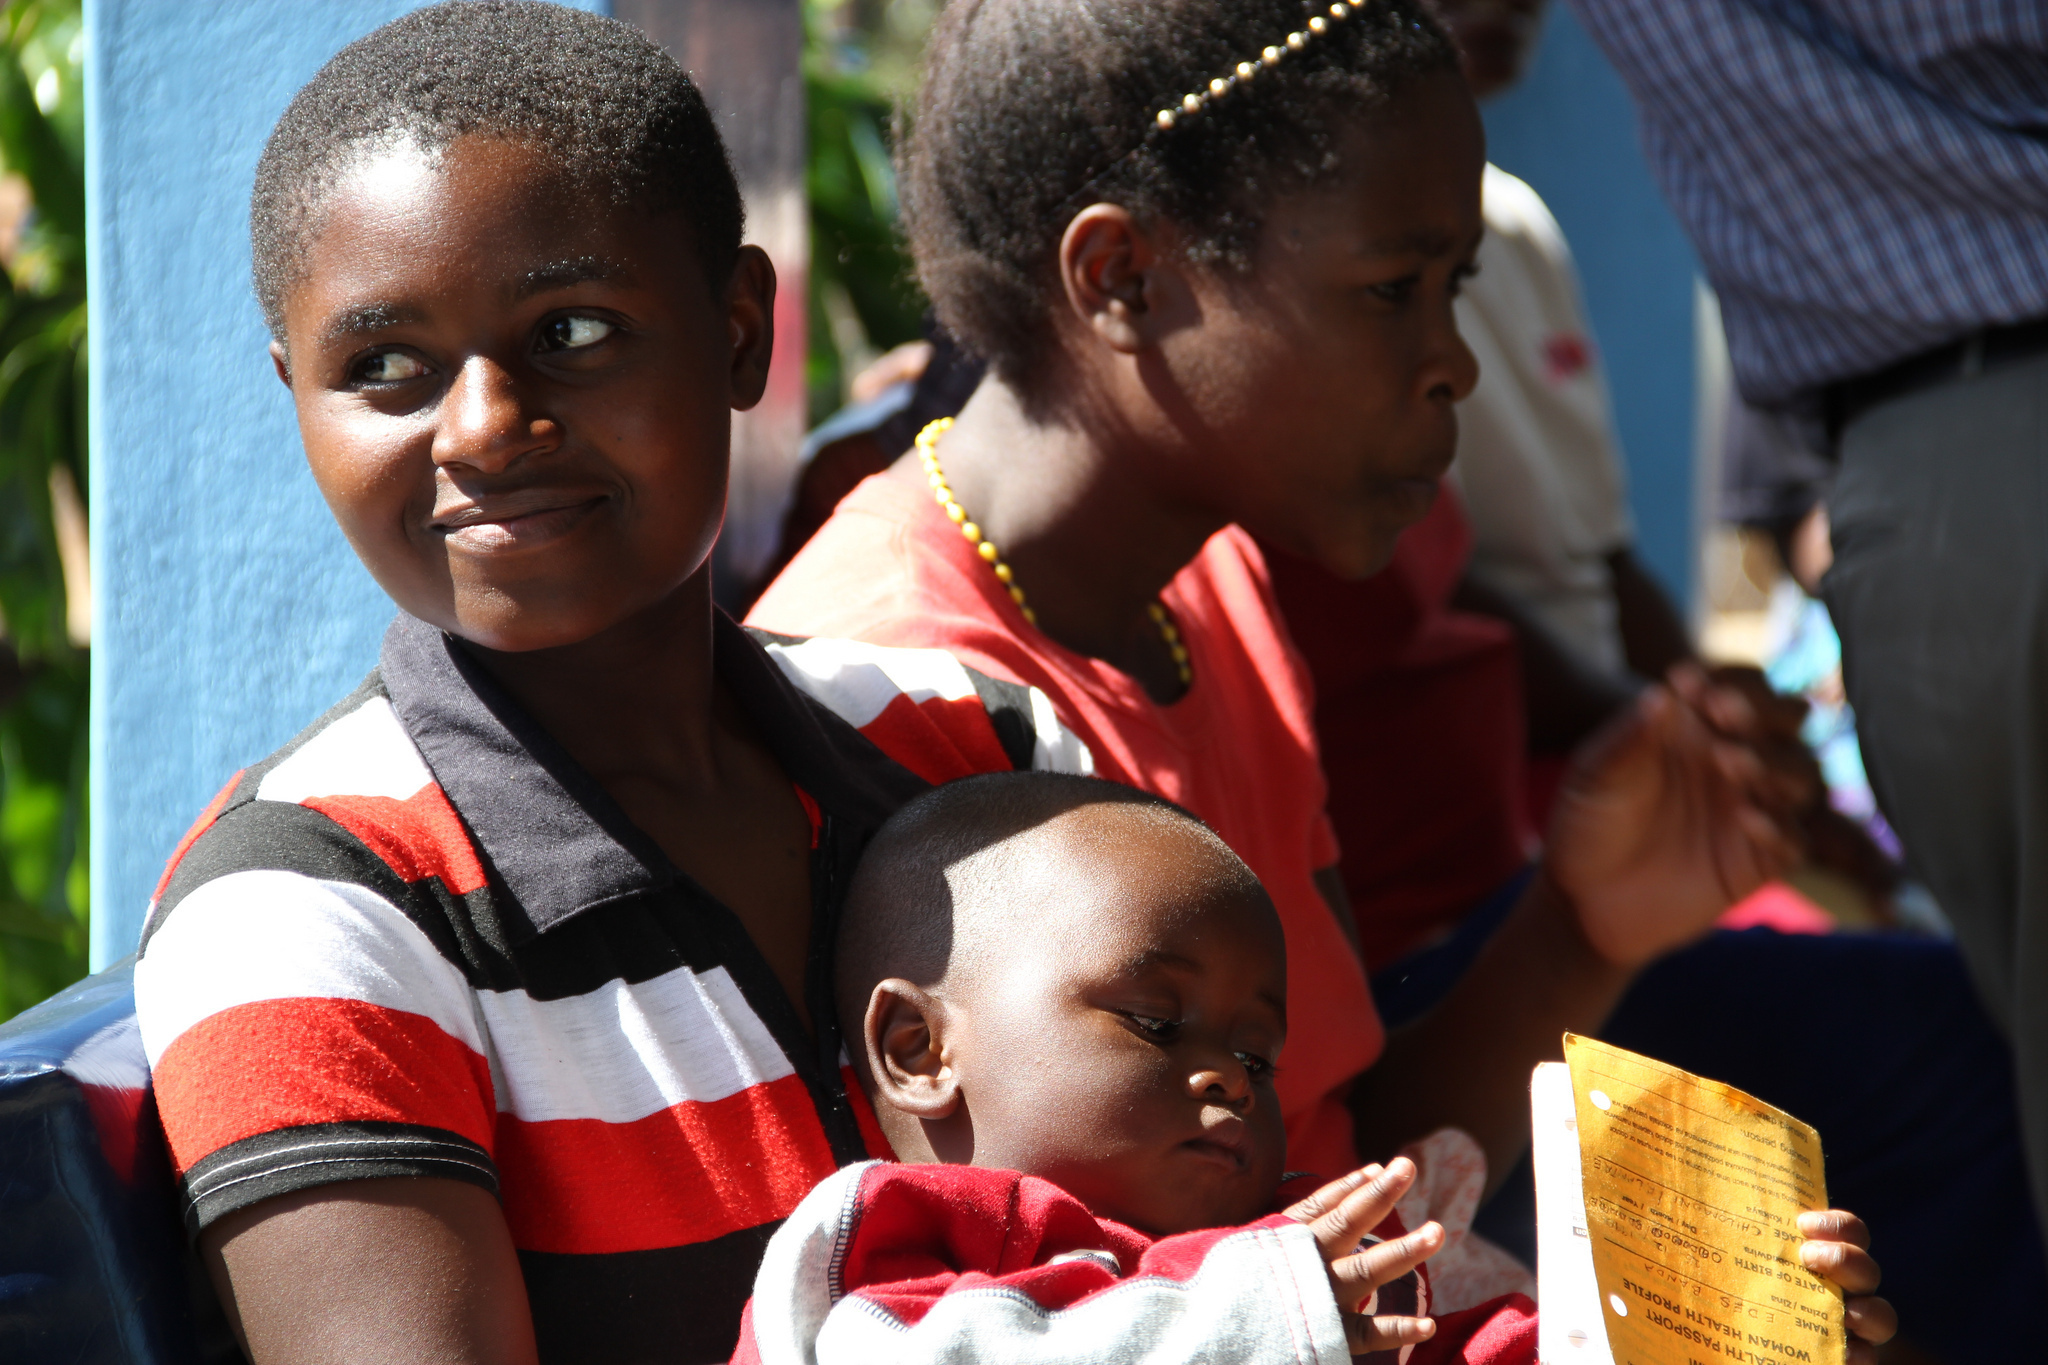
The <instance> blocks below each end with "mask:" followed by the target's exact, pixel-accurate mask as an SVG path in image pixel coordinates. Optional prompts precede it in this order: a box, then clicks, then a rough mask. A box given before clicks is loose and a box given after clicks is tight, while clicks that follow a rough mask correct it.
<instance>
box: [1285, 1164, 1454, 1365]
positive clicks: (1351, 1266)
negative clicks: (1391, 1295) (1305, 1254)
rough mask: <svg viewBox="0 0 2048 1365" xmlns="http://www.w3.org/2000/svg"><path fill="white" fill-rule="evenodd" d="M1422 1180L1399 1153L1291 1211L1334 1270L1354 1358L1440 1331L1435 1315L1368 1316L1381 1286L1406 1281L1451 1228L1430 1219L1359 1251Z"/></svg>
mask: <svg viewBox="0 0 2048 1365" xmlns="http://www.w3.org/2000/svg"><path fill="white" fill-rule="evenodd" d="M1414 1183H1415V1163H1414V1162H1412V1161H1410V1160H1409V1159H1408V1158H1407V1157H1404V1156H1397V1157H1395V1158H1394V1159H1393V1160H1392V1161H1390V1162H1388V1163H1387V1164H1386V1165H1385V1166H1384V1167H1381V1166H1377V1165H1374V1166H1365V1167H1362V1168H1360V1169H1359V1170H1356V1171H1353V1172H1352V1173H1351V1174H1350V1175H1347V1176H1344V1177H1342V1178H1340V1179H1337V1180H1333V1181H1331V1182H1330V1183H1329V1184H1327V1185H1325V1186H1323V1187H1322V1188H1321V1189H1319V1190H1317V1191H1316V1192H1315V1193H1314V1194H1312V1195H1310V1196H1309V1197H1308V1198H1306V1199H1304V1200H1302V1201H1301V1202H1300V1203H1299V1204H1296V1205H1295V1206H1294V1207H1292V1208H1290V1209H1288V1210H1287V1216H1288V1217H1289V1218H1292V1219H1294V1220H1295V1221H1296V1222H1297V1223H1306V1224H1308V1226H1309V1231H1311V1232H1313V1233H1314V1234H1315V1238H1316V1245H1317V1246H1318V1247H1320V1248H1322V1252H1323V1263H1324V1265H1325V1266H1327V1267H1328V1268H1329V1272H1330V1291H1331V1292H1332V1293H1333V1294H1335V1295H1336V1296H1337V1311H1338V1313H1339V1314H1341V1315H1342V1317H1343V1319H1344V1336H1345V1339H1346V1340H1347V1341H1348V1342H1349V1343H1350V1346H1351V1352H1352V1354H1353V1355H1370V1354H1372V1353H1373V1352H1374V1351H1398V1350H1400V1349H1401V1348H1402V1347H1403V1346H1410V1345H1413V1344H1414V1343H1416V1342H1419V1341H1428V1340H1429V1339H1430V1337H1432V1336H1434V1335H1435V1334H1436V1323H1435V1321H1434V1320H1432V1319H1430V1318H1421V1317H1411V1316H1407V1315H1404V1314H1396V1313H1368V1312H1362V1311H1360V1310H1361V1309H1363V1308H1365V1307H1367V1306H1368V1305H1369V1303H1370V1301H1371V1299H1372V1297H1373V1295H1374V1294H1375V1293H1376V1292H1378V1290H1379V1289H1380V1287H1381V1286H1383V1285H1386V1284H1390V1283H1392V1282H1393V1281H1395V1280H1398V1279H1400V1278H1401V1277H1402V1276H1403V1275H1406V1274H1407V1273H1408V1272H1409V1271H1411V1270H1413V1269H1415V1267H1417V1266H1419V1265H1421V1264H1422V1263H1423V1262H1424V1261H1426V1260H1428V1259H1429V1258H1430V1257H1431V1256H1434V1255H1435V1254H1436V1253H1437V1252H1438V1251H1439V1250H1441V1249H1442V1248H1443V1244H1444V1230H1443V1227H1442V1225H1440V1224H1438V1223H1433V1222H1432V1223H1424V1224H1423V1225H1422V1226H1421V1227H1419V1228H1416V1229H1415V1230H1414V1231H1413V1232H1410V1233H1407V1234H1406V1235H1404V1236H1401V1237H1396V1238H1394V1239H1393V1240H1392V1241H1388V1242H1375V1243H1374V1244H1373V1245H1371V1246H1369V1247H1367V1248H1365V1249H1364V1250H1363V1251H1361V1250H1359V1246H1358V1244H1359V1242H1360V1241H1361V1240H1363V1239H1364V1237H1365V1236H1366V1234H1368V1233H1370V1232H1371V1231H1372V1230H1373V1229H1374V1228H1376V1227H1378V1226H1379V1225H1380V1224H1381V1223H1383V1222H1385V1221H1386V1219H1387V1215H1388V1214H1390V1213H1392V1212H1393V1211H1394V1205H1395V1203H1396V1202H1397V1201H1398V1200H1399V1199H1400V1198H1401V1196H1402V1194H1404V1193H1405V1192H1406V1191H1407V1189H1408V1187H1409V1186H1410V1185H1412V1184H1414Z"/></svg>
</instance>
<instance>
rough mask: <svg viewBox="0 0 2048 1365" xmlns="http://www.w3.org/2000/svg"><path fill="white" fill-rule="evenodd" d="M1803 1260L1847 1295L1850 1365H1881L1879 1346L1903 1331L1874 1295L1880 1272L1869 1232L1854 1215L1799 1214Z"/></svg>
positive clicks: (1888, 1307) (1896, 1317)
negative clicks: (1878, 1358) (1871, 1254)
mask: <svg viewBox="0 0 2048 1365" xmlns="http://www.w3.org/2000/svg"><path fill="white" fill-rule="evenodd" d="M1799 1235H1800V1236H1802V1237H1804V1238H1806V1241H1805V1242H1804V1243H1802V1244H1801V1245H1800V1247H1799V1260H1800V1263H1801V1264H1803V1265H1804V1266H1805V1267H1806V1268H1807V1269H1808V1270H1811V1271H1812V1272H1813V1273H1814V1274H1816V1275H1818V1276H1820V1277H1821V1278H1822V1279H1824V1280H1829V1281H1831V1282H1833V1283H1834V1284H1837V1285H1840V1286H1841V1287H1842V1289H1843V1290H1844V1291H1845V1292H1846V1297H1845V1299H1844V1300H1843V1309H1844V1316H1845V1317H1846V1318H1847V1321H1848V1326H1849V1351H1848V1356H1847V1360H1848V1365H1877V1348H1878V1347H1880V1346H1882V1345H1884V1344H1885V1343H1886V1342H1887V1341H1890V1340H1891V1339H1892V1337H1893V1336H1894V1335H1895V1334H1896V1333H1897V1332H1898V1330H1899V1315H1898V1313H1897V1312H1895V1311H1894V1310H1893V1308H1892V1306H1891V1304H1890V1303H1888V1302H1886V1301H1885V1300H1883V1299H1881V1298H1878V1297H1877V1296H1876V1295H1875V1294H1872V1293H1871V1292H1870V1291H1871V1290H1873V1289H1875V1288H1877V1283H1878V1279H1879V1278H1880V1275H1881V1272H1880V1271H1879V1270H1878V1267H1877V1262H1876V1261H1874V1260H1872V1259H1871V1256H1870V1229H1869V1228H1867V1227H1865V1226H1863V1220H1862V1219H1861V1218H1858V1217H1857V1216H1856V1215H1855V1214H1853V1213H1846V1212H1844V1211H1843V1210H1841V1209H1821V1210H1817V1211H1814V1212H1809V1213H1802V1214H1800V1215H1799Z"/></svg>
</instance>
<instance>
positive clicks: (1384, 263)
mask: <svg viewBox="0 0 2048 1365" xmlns="http://www.w3.org/2000/svg"><path fill="white" fill-rule="evenodd" d="M1339 155H1340V157H1341V165H1340V168H1339V170H1338V171H1337V173H1336V174H1335V175H1333V176H1331V177H1329V178H1328V179H1326V180H1324V181H1322V182H1321V183H1320V184H1318V185H1316V186H1315V187H1313V188H1311V189H1308V190H1305V191H1302V192H1300V193H1297V194H1291V195H1287V196H1283V197H1282V198H1280V199H1278V200H1277V201H1275V202H1273V203H1272V204H1271V205H1270V206H1269V207H1268V209H1267V211H1266V214H1265V224H1264V230H1263V234H1262V236H1261V238H1260V241H1259V244H1258V246H1257V248H1256V249H1255V251H1254V253H1253V256H1252V261H1251V265H1250V268H1249V269H1248V270H1244V271H1242V272H1240V271H1235V270H1229V269H1219V270H1216V271H1204V272H1198V273H1197V274H1196V275H1195V276H1194V277H1193V281H1192V287H1193V290H1194V293H1195V295H1196V305H1197V307H1196V309H1195V312H1196V313H1197V315H1198V317H1199V321H1198V322H1196V323H1195V324H1194V325H1191V326H1185V327H1180V328H1176V329H1174V330H1172V331H1170V332H1168V333H1167V334H1166V335H1165V336H1163V337H1161V338H1160V340H1159V354H1158V364H1157V367H1156V373H1155V374H1154V375H1153V376H1152V377H1151V378H1150V379H1149V380H1148V387H1150V388H1151V389H1152V390H1153V391H1154V395H1155V398H1156V399H1157V400H1158V401H1159V402H1160V403H1161V404H1162V406H1164V407H1165V408H1167V409H1168V411H1169V412H1170V413H1171V414H1172V418H1173V421H1174V423H1175V425H1176V426H1177V427H1178V428H1179V429H1180V434H1181V437H1182V440H1183V442H1184V444H1183V447H1182V449H1183V455H1182V458H1181V459H1180V461H1179V462H1178V463H1177V466H1176V468H1174V469H1172V470H1160V471H1155V477H1158V478H1163V479H1169V480H1171V481H1172V482H1173V483H1174V484H1176V485H1177V491H1178V492H1179V493H1180V494H1181V495H1182V496H1185V497H1189V498H1191V499H1192V500H1195V501H1197V502H1198V503H1199V504H1201V505H1203V506H1204V507H1206V508H1207V510H1209V511H1210V512H1211V513H1212V514H1213V515H1215V516H1216V517H1218V518H1220V519H1221V520H1225V521H1234V522H1237V523H1239V524H1240V525H1243V526H1244V527H1246V528H1247V529H1248V530H1251V531H1253V532H1254V533H1256V534H1258V535H1260V536H1263V537H1265V538H1266V539H1268V540H1270V541H1272V542H1274V543H1276V544H1279V545H1281V546H1283V547H1284V548H1286V549H1289V550H1291V551H1294V552H1295V553H1298V554H1301V555H1304V556H1306V557H1308V558H1312V559H1315V560H1318V561H1319V562H1321V563H1322V564H1324V565H1325V566H1326V567H1328V568H1329V569H1331V570H1332V571H1333V572H1335V573H1337V574H1339V575H1341V576H1343V577H1347V578H1355V577H1362V576H1364V575H1366V574H1369V573H1372V572H1375V571H1376V570H1378V569H1379V568H1381V567H1382V566H1384V565H1385V563H1386V561H1387V558H1388V556H1390V555H1391V554H1392V553H1393V547H1394V541H1395V539H1396V538H1397V537H1398V536H1399V535H1400V533H1401V531H1402V530H1404V529H1405V528H1407V527H1408V526H1411V525H1413V524H1414V523H1415V522H1417V521H1419V520H1421V518H1422V517H1423V515H1424V514H1425V513H1426V512H1427V511H1428V510H1429V507H1430V503H1431V501H1432V500H1433V499H1434V497H1435V495H1436V486H1437V481H1438V479H1439V478H1440V477H1441V476H1442V475H1443V473H1444V471H1445V470H1446V469H1447V468H1448V467H1449V466H1450V462H1451V457H1452V455H1453V454H1454V453H1455V451H1456V448H1457V435H1458V425H1457V417H1456V415H1455V412H1454V405H1455V404H1456V402H1457V401H1458V400H1459V399H1461V398H1463V397H1465V395H1466V394H1468V393H1470V392H1471V390H1472V387H1473V385H1474V383H1475V382H1476V381H1477V379H1478V365H1477V362H1476V361H1474V359H1473V358H1472V353H1471V352H1470V351H1469V350H1468V349H1467V348H1466V346H1465V344H1464V342H1463V341H1462V340H1461V339H1460V338H1459V336H1458V329H1457V324H1456V322H1455V320H1454V319H1453V316H1452V307H1451V305H1452V301H1453V300H1454V299H1455V298H1456V296H1457V292H1458V287H1459V285H1460V284H1461V282H1462V281H1463V280H1464V279H1465V278H1466V277H1467V276H1468V275H1469V274H1470V273H1471V270H1472V259H1473V256H1474V253H1475V252H1476V251H1477V250H1478V247H1479V239H1480V234H1481V232H1482V231H1483V225H1482V219H1481V216H1480V200H1479V185H1480V178H1481V175H1482V172H1483V171H1484V169H1485V161H1486V151H1485V134H1484V131H1483V129H1482V127H1481V125H1480V122H1479V114H1478V109H1477V106H1475V105H1474V103H1473V101H1472V97H1471V95H1470V94H1469V93H1467V91H1466V88H1465V85H1464V82H1463V81H1462V80H1461V79H1460V78H1459V77H1458V76H1457V75H1456V74H1455V73H1452V72H1443V73H1441V74H1438V75H1432V76H1428V77H1424V78H1421V79H1418V80H1416V81H1414V82H1412V83H1410V84H1409V85H1408V86H1406V87H1405V88H1403V89H1402V90H1400V91H1399V92H1398V93H1397V94H1396V95H1395V97H1394V98H1393V99H1392V100H1391V101H1390V102H1389V103H1387V104H1386V105H1383V106H1381V107H1380V108H1378V109H1376V110H1374V111H1373V112H1372V113H1371V114H1370V115H1369V116H1368V117H1367V118H1366V119H1365V120H1364V121H1362V122H1361V123H1360V124H1359V125H1358V126H1357V127H1356V128H1355V129H1354V130H1352V132H1351V133H1350V134H1349V135H1348V136H1347V137H1346V138H1345V139H1344V140H1343V142H1342V144H1341V146H1340V152H1339Z"/></svg>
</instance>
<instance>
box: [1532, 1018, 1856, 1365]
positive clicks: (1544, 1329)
mask: <svg viewBox="0 0 2048 1365" xmlns="http://www.w3.org/2000/svg"><path fill="white" fill-rule="evenodd" d="M1564 1042H1565V1059H1566V1060H1565V1061H1564V1062H1563V1063H1557V1062H1550V1063H1546V1064H1544V1065H1543V1066H1539V1067H1537V1068H1536V1074H1535V1076H1534V1078H1533V1079H1532V1081H1531V1085H1530V1101H1531V1108H1532V1112H1533V1116H1534V1121H1535V1166H1536V1210H1537V1211H1536V1221H1537V1251H1538V1257H1539V1267H1538V1277H1539V1283H1540V1291H1539V1292H1540V1297H1541V1300H1542V1316H1541V1319H1540V1326H1539V1329H1538V1330H1539V1354H1540V1356H1541V1359H1542V1360H1543V1361H1544V1362H1545V1365H1568V1363H1569V1365H1575V1363H1576V1362H1580V1361H1584V1362H1588V1363H1589V1365H1609V1362H1612V1363H1613V1365H1709V1363H1710V1362H1711V1365H1721V1363H1722V1362H1733V1363H1734V1365H1780V1363H1781V1362H1799V1363H1800V1365H1842V1361H1843V1358H1844V1352H1845V1350H1846V1348H1847V1338H1846V1334H1845V1329H1844V1323H1843V1304H1842V1291H1841V1290H1840V1289H1839V1288H1837V1287H1836V1286H1835V1285H1833V1284H1830V1283H1829V1282H1828V1281H1826V1280H1824V1279H1822V1278H1821V1277H1820V1276H1819V1275H1816V1274H1815V1273H1813V1272H1812V1271H1810V1270H1808V1269H1807V1268H1806V1267H1805V1266H1804V1265H1803V1264H1802V1263H1801V1262H1800V1259H1799V1247H1800V1243H1801V1241H1802V1240H1803V1239H1802V1237H1801V1235H1800V1232H1799V1215H1800V1214H1801V1213H1804V1212H1807V1211H1809V1210H1816V1209H1825V1208H1826V1207H1827V1206H1828V1202H1827V1185H1826V1181H1825V1179H1824V1177H1823V1174H1822V1170H1821V1150H1820V1138H1819V1136H1818V1135H1817V1134H1816V1133H1815V1132H1814V1131H1813V1129H1811V1128H1809V1127H1807V1126H1806V1125H1805V1124H1803V1123H1801V1122H1799V1120H1797V1119H1795V1118H1793V1117H1792V1116H1791V1115H1789V1114H1786V1113H1784V1112H1783V1111H1781V1110H1778V1109H1774V1108H1772V1107H1771V1106H1770V1105H1768V1104H1765V1103H1763V1102H1762V1101H1761V1100H1758V1099H1755V1098H1753V1097H1752V1096H1749V1095H1746V1094H1744V1093H1743V1092H1741V1091H1740V1090H1736V1089H1734V1088H1733V1087H1731V1086H1726V1085H1722V1084H1720V1083H1719V1082H1716V1081H1709V1080H1705V1079H1702V1078H1701V1077H1698V1076H1695V1075H1692V1074H1691V1073H1690V1072H1686V1071H1681V1070H1679V1069H1678V1068H1677V1067H1672V1066H1666V1065H1665V1064H1663V1063H1662V1062H1658V1061H1654V1060H1652V1059H1651V1058H1648V1057H1641V1056H1638V1055H1636V1054H1635V1053H1633V1052H1624V1051H1623V1050H1621V1049H1620V1048H1615V1047H1609V1046H1608V1045H1607V1044H1605V1043H1602V1042H1600V1041H1598V1040H1597V1039H1592V1038H1582V1037H1579V1036H1577V1035H1574V1034H1566V1035H1565V1040H1564Z"/></svg>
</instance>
